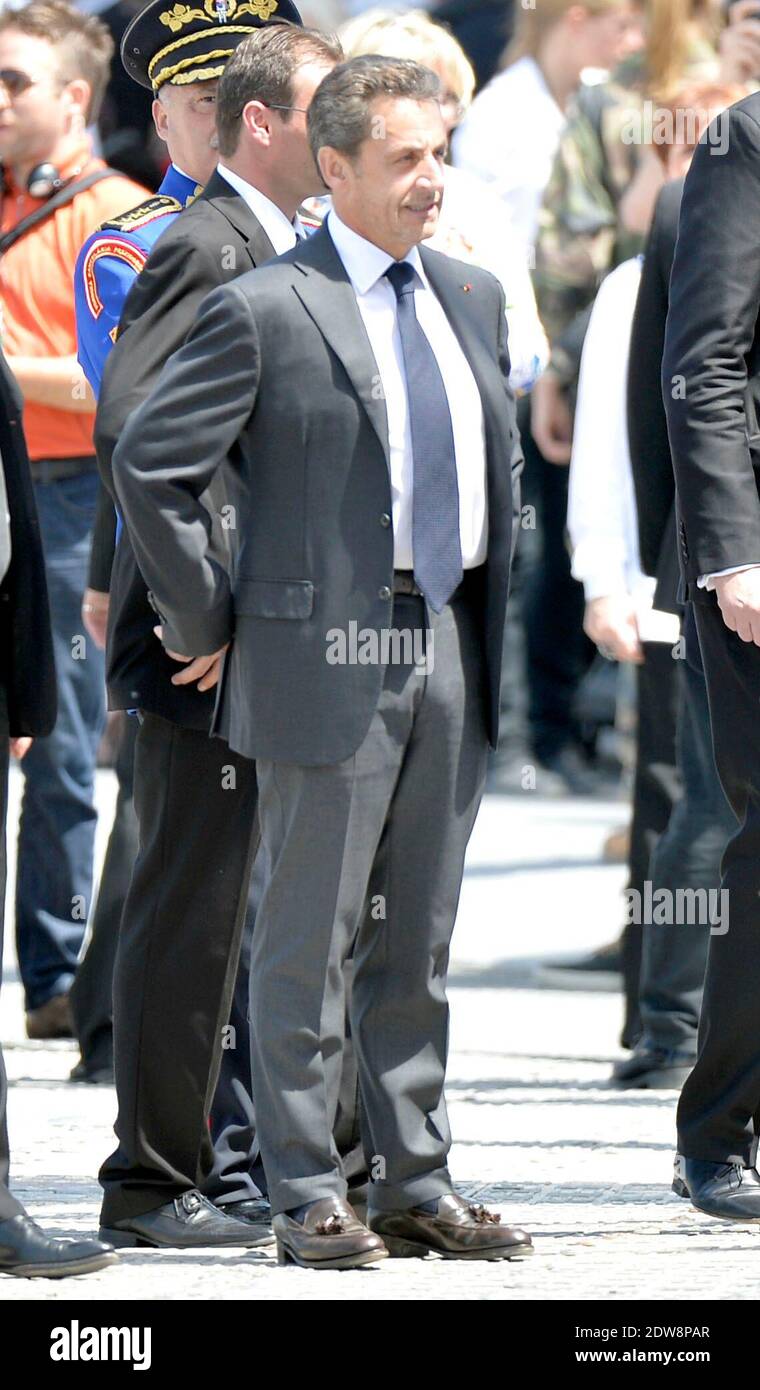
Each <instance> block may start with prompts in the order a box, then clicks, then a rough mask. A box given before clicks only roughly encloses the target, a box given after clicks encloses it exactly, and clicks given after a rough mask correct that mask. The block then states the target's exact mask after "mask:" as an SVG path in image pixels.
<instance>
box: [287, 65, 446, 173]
mask: <svg viewBox="0 0 760 1390" xmlns="http://www.w3.org/2000/svg"><path fill="white" fill-rule="evenodd" d="M377 97H409V98H410V99H411V100H412V101H440V98H441V84H440V82H439V80H438V78H437V77H436V75H435V73H434V72H432V71H431V69H430V68H425V67H423V66H422V64H421V63H414V62H412V60H411V59H410V58H381V57H379V56H377V55H376V54H373V53H371V54H367V55H362V56H361V57H358V58H351V59H349V61H348V62H347V63H340V64H339V66H338V67H336V68H333V70H332V72H330V73H328V74H327V76H326V77H325V78H324V80H323V81H322V82H321V83H320V84H319V87H318V88H317V91H316V92H315V93H314V98H313V100H312V103H311V106H310V107H309V117H308V122H309V140H310V142H311V149H312V154H313V155H314V158H315V160H316V158H317V154H318V152H319V150H321V149H322V147H323V146H324V145H329V146H330V147H331V148H332V149H334V150H339V151H340V153H341V154H346V155H349V156H353V155H355V154H357V153H358V150H359V146H360V145H362V144H363V143H364V141H365V140H366V139H368V137H369V135H370V134H371V131H372V102H373V101H374V100H375V99H376V98H377Z"/></svg>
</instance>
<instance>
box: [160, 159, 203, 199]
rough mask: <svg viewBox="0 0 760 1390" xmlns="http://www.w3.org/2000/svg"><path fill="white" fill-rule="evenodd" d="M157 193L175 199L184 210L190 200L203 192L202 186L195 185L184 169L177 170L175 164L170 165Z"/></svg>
mask: <svg viewBox="0 0 760 1390" xmlns="http://www.w3.org/2000/svg"><path fill="white" fill-rule="evenodd" d="M158 191H159V193H161V194H163V195H164V196H165V197H168V198H176V200H177V202H178V203H181V204H182V206H183V208H184V207H187V204H188V203H189V202H190V200H191V198H195V197H197V195H198V194H199V193H201V192H202V191H203V184H202V183H196V181H195V179H191V178H190V175H189V174H186V173H185V171H184V169H179V168H178V167H177V165H176V164H170V165H169V168H168V169H167V171H166V173H165V174H164V177H163V179H162V180H161V187H160V188H159V190H158Z"/></svg>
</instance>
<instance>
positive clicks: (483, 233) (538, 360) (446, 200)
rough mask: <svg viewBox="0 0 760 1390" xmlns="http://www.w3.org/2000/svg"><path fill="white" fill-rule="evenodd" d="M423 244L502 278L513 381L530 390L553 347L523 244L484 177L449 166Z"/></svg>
mask: <svg viewBox="0 0 760 1390" xmlns="http://www.w3.org/2000/svg"><path fill="white" fill-rule="evenodd" d="M425 245H426V246H430V247H432V249H433V250H434V251H443V252H444V253H445V254H446V255H448V256H455V257H456V258H457V260H460V261H469V262H470V264H471V265H480V266H482V267H483V269H484V270H490V272H491V274H492V275H495V276H496V279H497V280H499V281H500V283H501V285H502V287H503V289H504V294H505V296H506V300H507V324H508V326H509V362H510V372H509V382H510V385H511V386H512V388H513V390H515V391H529V390H530V388H531V386H532V385H533V383H534V382H535V381H536V380H537V378H538V377H539V376H540V375H541V373H542V371H543V370H544V367H545V366H546V364H547V362H548V360H549V347H548V344H547V341H546V334H545V333H544V330H543V327H542V325H541V320H540V318H539V317H538V309H537V308H536V297H535V295H534V293H533V283H532V281H531V278H530V271H529V269H528V257H527V256H526V254H525V247H524V246H523V243H522V241H521V239H520V237H519V236H517V235H516V233H515V232H514V230H513V228H512V223H511V221H510V218H509V213H508V212H507V209H506V208H505V206H504V204H503V203H502V201H501V199H500V198H497V196H496V194H495V193H493V192H492V191H491V189H490V188H487V187H486V185H485V184H484V183H483V181H482V179H478V178H476V177H475V175H474V174H470V173H468V171H467V170H466V169H454V168H452V166H451V165H450V164H447V165H446V166H445V168H444V171H443V203H442V205H441V213H440V217H439V219H438V226H437V228H436V231H435V235H434V236H431V238H430V240H429V241H426V242H425Z"/></svg>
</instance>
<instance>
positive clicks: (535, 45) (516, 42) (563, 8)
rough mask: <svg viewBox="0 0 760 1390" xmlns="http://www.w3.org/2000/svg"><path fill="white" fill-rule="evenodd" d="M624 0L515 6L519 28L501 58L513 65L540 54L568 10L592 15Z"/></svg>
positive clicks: (555, 0) (541, 0) (549, 0)
mask: <svg viewBox="0 0 760 1390" xmlns="http://www.w3.org/2000/svg"><path fill="white" fill-rule="evenodd" d="M667 2H668V0H665V3H667ZM623 3H624V0H536V3H535V5H534V6H533V7H531V8H526V9H523V7H522V6H519V7H518V6H515V16H516V17H515V28H514V34H513V36H512V39H511V41H510V42H509V43H508V44H507V47H506V50H505V52H504V56H503V58H502V60H501V67H502V68H509V67H511V66H512V64H513V63H516V62H518V60H519V59H520V58H537V57H538V53H539V50H540V48H541V45H542V43H543V41H544V39H545V38H546V36H547V34H549V33H551V30H552V29H553V28H554V27H555V25H556V24H559V23H560V21H561V20H563V19H564V18H565V15H566V14H567V12H568V10H574V9H578V8H580V9H583V10H588V12H589V14H590V15H600V14H605V13H606V11H607V10H618V9H620V8H621V7H622V5H623Z"/></svg>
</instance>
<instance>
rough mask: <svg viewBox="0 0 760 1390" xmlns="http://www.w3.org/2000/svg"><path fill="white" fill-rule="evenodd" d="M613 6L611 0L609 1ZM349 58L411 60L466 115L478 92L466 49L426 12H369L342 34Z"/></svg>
mask: <svg viewBox="0 0 760 1390" xmlns="http://www.w3.org/2000/svg"><path fill="white" fill-rule="evenodd" d="M608 3H609V0H608ZM340 40H341V43H342V44H343V48H344V51H345V53H346V57H347V58H358V57H361V56H363V55H367V54H370V53H377V54H379V55H381V56H382V57H384V58H411V59H412V60H413V61H414V62H416V63H421V64H423V66H424V67H429V68H432V69H433V70H434V71H435V72H437V73H439V74H441V75H442V77H443V83H444V85H445V86H446V87H448V88H449V90H450V91H451V92H452V93H453V95H454V96H455V97H456V98H457V100H458V102H459V105H460V107H461V108H462V111H466V109H467V107H468V106H469V105H470V102H471V101H472V96H473V92H474V91H475V73H474V71H473V68H472V64H471V63H470V61H469V59H468V58H467V57H466V55H465V52H464V49H463V48H461V46H460V45H459V44H458V43H457V41H456V39H455V38H454V35H453V34H450V33H449V31H448V29H445V28H444V26H443V25H442V24H434V23H433V21H432V19H428V16H427V15H426V14H425V12H424V11H423V10H407V11H405V13H403V14H399V12H398V11H397V10H383V9H377V10H367V11H365V13H364V14H362V15H359V16H358V17H357V18H356V19H351V20H349V22H348V23H347V24H344V25H343V27H342V29H341V30H340Z"/></svg>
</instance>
